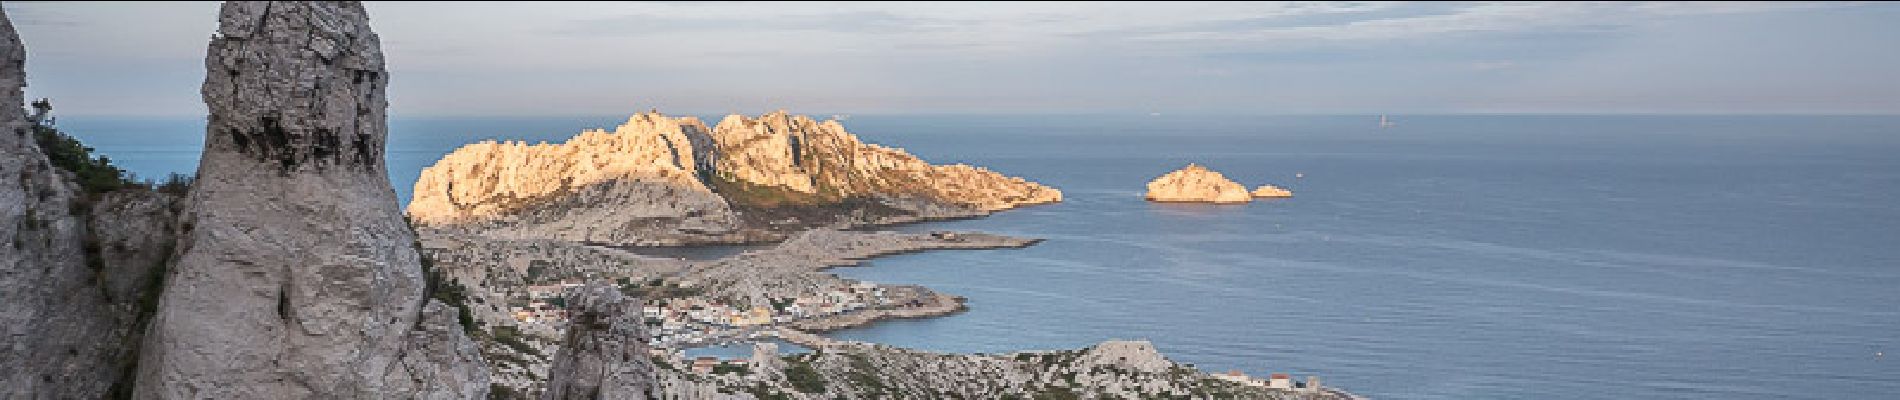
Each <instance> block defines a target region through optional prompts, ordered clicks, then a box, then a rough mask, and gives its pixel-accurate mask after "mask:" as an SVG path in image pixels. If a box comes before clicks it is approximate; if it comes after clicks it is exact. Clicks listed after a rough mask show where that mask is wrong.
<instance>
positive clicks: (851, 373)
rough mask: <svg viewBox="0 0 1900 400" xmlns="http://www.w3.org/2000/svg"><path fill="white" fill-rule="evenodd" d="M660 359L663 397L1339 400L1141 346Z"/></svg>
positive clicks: (846, 348)
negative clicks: (1212, 370)
mask: <svg viewBox="0 0 1900 400" xmlns="http://www.w3.org/2000/svg"><path fill="white" fill-rule="evenodd" d="M685 361H686V360H684V359H671V360H666V359H662V360H658V362H657V363H656V365H657V366H658V367H659V378H660V383H659V385H660V393H661V398H665V399H682V400H684V399H705V398H737V399H1151V398H1159V399H1311V400H1322V399H1336V398H1340V397H1339V396H1337V395H1336V394H1334V393H1328V392H1322V391H1302V390H1279V389H1267V388H1262V387H1256V386H1247V385H1242V384H1239V383H1235V382H1230V381H1225V380H1220V379H1216V378H1214V377H1213V376H1212V375H1208V374H1205V373H1202V372H1200V371H1198V370H1195V369H1194V368H1192V367H1189V366H1183V365H1180V364H1175V363H1174V362H1172V361H1169V360H1168V359H1167V358H1165V357H1162V355H1161V354H1160V353H1159V352H1156V351H1155V348H1154V345H1152V344H1149V343H1148V342H1142V341H1108V342H1103V343H1101V344H1098V345H1095V346H1092V347H1088V348H1084V349H1080V350H1064V351H1045V352H1021V353H1013V354H996V355H986V354H943V353H931V352H924V351H918V350H910V349H900V348H894V347H889V346H882V345H873V344H864V343H847V344H842V345H833V346H826V347H824V348H822V349H820V350H818V351H817V352H814V353H810V354H800V355H791V356H782V357H781V356H778V355H777V354H773V353H771V352H769V351H764V350H762V351H755V355H754V357H752V359H751V362H750V363H749V365H747V366H746V367H744V368H724V369H722V370H721V371H718V372H714V373H711V374H706V373H694V372H689V371H686V370H685V369H686V368H687V365H685Z"/></svg>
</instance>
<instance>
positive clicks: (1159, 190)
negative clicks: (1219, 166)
mask: <svg viewBox="0 0 1900 400" xmlns="http://www.w3.org/2000/svg"><path fill="white" fill-rule="evenodd" d="M1148 200H1149V201H1158V202H1191V203H1246V202H1249V201H1253V195H1252V194H1250V193H1248V192H1247V187H1246V186H1241V185H1240V184H1239V183H1236V182H1234V181H1232V180H1229V179H1227V177H1226V176H1223V175H1221V173H1219V172H1214V171H1213V170H1210V169H1207V167H1202V166H1200V165H1199V164H1188V166H1187V167H1184V168H1181V169H1179V170H1175V171H1174V172H1169V173H1168V174H1167V175H1162V176H1161V177H1159V178H1155V180H1153V181H1150V182H1148Z"/></svg>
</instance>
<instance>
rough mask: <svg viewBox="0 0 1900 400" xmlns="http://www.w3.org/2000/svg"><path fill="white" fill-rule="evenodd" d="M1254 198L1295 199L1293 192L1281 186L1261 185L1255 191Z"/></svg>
mask: <svg viewBox="0 0 1900 400" xmlns="http://www.w3.org/2000/svg"><path fill="white" fill-rule="evenodd" d="M1253 197H1270V198H1280V197H1293V191H1291V190H1286V189H1283V188H1281V187H1279V186H1273V185H1260V187H1258V188H1255V189H1254V190H1253Z"/></svg>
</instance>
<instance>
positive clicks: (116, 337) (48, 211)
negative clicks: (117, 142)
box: [0, 10, 178, 399]
mask: <svg viewBox="0 0 1900 400" xmlns="http://www.w3.org/2000/svg"><path fill="white" fill-rule="evenodd" d="M25 56H26V49H25V48H24V47H23V46H22V45H21V43H20V40H19V37H18V35H16V34H15V32H14V30H13V25H12V23H11V22H9V21H8V20H7V18H6V14H5V11H4V10H0V325H4V328H0V329H5V332H0V398H8V399H33V398H39V399H70V398H103V397H107V396H110V395H113V394H115V392H117V391H121V390H125V389H127V388H128V386H127V385H129V384H130V382H131V381H130V379H128V378H129V375H130V373H129V372H130V368H132V366H133V365H134V363H136V362H137V349H138V341H139V334H140V333H141V332H142V330H143V329H142V328H143V326H144V325H143V323H144V321H145V318H146V317H147V312H148V311H149V304H150V301H151V298H150V297H149V296H148V295H149V294H152V293H154V290H156V288H154V287H153V285H152V282H155V281H156V280H157V279H161V278H162V277H163V273H164V272H163V269H164V266H165V265H164V264H165V262H166V260H167V258H168V257H169V255H170V253H171V242H172V240H173V237H174V235H173V231H174V229H175V226H174V221H175V219H176V217H175V215H176V207H177V206H178V204H177V198H176V197H175V196H170V195H167V194H163V193H158V192H154V191H150V190H146V189H143V188H132V189H126V190H122V191H118V192H113V193H86V192H85V191H83V190H82V189H81V187H80V185H78V184H76V183H75V178H74V177H73V175H72V173H71V172H69V171H64V170H62V169H61V167H59V166H56V165H54V163H53V162H52V161H51V160H50V159H49V158H48V155H47V153H46V152H45V150H44V149H42V148H40V146H39V145H38V144H37V143H36V140H35V138H36V137H38V136H37V135H39V134H41V133H42V132H40V130H50V129H51V128H50V127H41V126H36V125H34V124H33V123H31V122H29V121H27V116H26V114H25V112H24V110H22V109H21V108H20V105H21V104H22V100H23V99H22V98H21V89H22V87H23V86H25V74H24V72H25V71H24V70H23V67H24V65H25V64H24V63H25Z"/></svg>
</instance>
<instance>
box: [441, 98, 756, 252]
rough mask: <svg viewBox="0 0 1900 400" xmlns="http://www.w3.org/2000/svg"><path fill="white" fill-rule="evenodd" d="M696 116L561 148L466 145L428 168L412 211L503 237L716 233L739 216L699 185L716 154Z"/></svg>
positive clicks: (637, 122) (650, 238)
mask: <svg viewBox="0 0 1900 400" xmlns="http://www.w3.org/2000/svg"><path fill="white" fill-rule="evenodd" d="M709 143H710V139H709V137H708V136H707V132H706V127H705V125H704V124H701V123H700V122H699V120H698V119H695V118H691V117H687V118H669V117H666V116H663V115H659V114H653V113H642V114H638V115H634V116H633V117H632V118H628V119H627V123H626V124H624V125H621V126H620V127H619V128H616V129H615V130H614V131H613V132H606V131H587V132H583V133H581V134H580V135H579V136H575V137H574V138H573V139H570V140H568V141H567V142H566V143H561V144H535V145H529V144H526V143H519V142H508V143H496V142H483V143H476V144H471V145H468V146H463V147H462V148H460V149H457V150H456V151H455V152H453V153H450V154H449V155H447V156H444V157H443V158H442V160H440V161H438V162H436V164H435V165H433V166H430V167H429V168H428V169H426V170H424V171H423V172H422V176H421V178H420V179H418V180H417V181H416V190H415V199H413V200H412V201H410V205H409V210H408V213H409V216H410V218H411V219H412V220H413V221H415V222H416V223H417V224H419V225H423V226H435V227H445V226H462V227H467V228H471V229H480V228H483V227H496V228H499V227H505V229H493V230H484V232H485V233H487V234H488V235H490V236H495V237H500V238H549V239H559V240H570V241H584V242H612V243H646V244H650V243H670V242H677V241H684V240H686V239H679V238H678V237H681V236H682V235H683V234H682V232H686V233H688V234H686V235H690V236H688V237H697V236H715V237H716V236H720V235H722V234H726V233H728V232H729V231H730V230H731V228H732V227H733V226H734V224H735V222H734V218H733V212H732V210H731V209H729V208H728V207H727V206H726V202H725V201H724V200H723V199H721V198H720V197H719V196H718V195H717V194H715V193H713V191H712V190H711V189H709V188H707V187H706V186H705V185H702V184H700V181H699V178H698V176H699V174H700V172H701V171H704V168H703V167H702V165H701V164H702V162H701V161H699V160H696V159H695V158H694V157H696V156H700V155H709V154H711V151H712V150H711V148H710V147H711V146H710V145H709Z"/></svg>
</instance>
